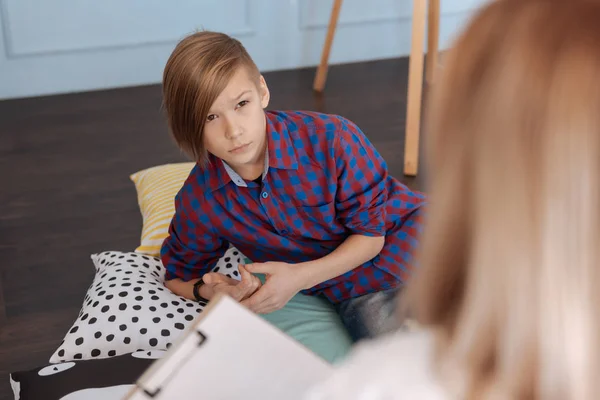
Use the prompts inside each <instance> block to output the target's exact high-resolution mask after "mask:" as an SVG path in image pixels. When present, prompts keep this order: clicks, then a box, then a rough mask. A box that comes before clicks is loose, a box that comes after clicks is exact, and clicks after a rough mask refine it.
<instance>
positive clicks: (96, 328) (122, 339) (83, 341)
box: [50, 247, 244, 363]
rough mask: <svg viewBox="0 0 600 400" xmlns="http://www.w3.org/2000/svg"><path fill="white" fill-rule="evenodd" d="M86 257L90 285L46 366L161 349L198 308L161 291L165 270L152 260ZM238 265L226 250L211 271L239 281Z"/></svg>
mask: <svg viewBox="0 0 600 400" xmlns="http://www.w3.org/2000/svg"><path fill="white" fill-rule="evenodd" d="M91 257H92V260H93V262H94V266H95V267H96V275H95V278H94V281H93V283H92V285H91V286H90V288H89V289H88V292H87V294H86V296H85V298H84V302H83V306H82V308H81V311H80V312H79V316H78V317H77V320H76V321H75V323H74V324H73V326H72V327H71V329H69V331H68V333H67V334H66V336H65V338H64V340H63V341H62V343H61V344H60V346H59V347H58V349H57V350H56V351H55V352H54V354H52V356H51V358H50V363H58V362H64V361H73V360H87V359H99V358H107V357H114V356H118V355H121V354H126V353H132V352H135V351H140V350H165V349H167V348H169V347H170V346H171V344H172V343H173V341H174V340H175V339H176V338H177V337H178V336H179V335H180V334H181V333H182V332H183V330H184V329H185V328H186V327H187V326H188V325H189V324H190V323H191V322H192V321H193V320H194V318H195V317H196V316H197V315H198V313H200V312H201V311H202V309H203V308H204V304H199V303H197V302H195V301H190V300H187V299H185V298H183V297H180V296H177V295H175V294H173V293H172V292H171V291H170V290H168V289H167V288H165V287H164V276H165V269H164V267H163V265H162V263H161V261H160V260H159V259H158V258H154V257H150V256H146V255H142V254H139V253H122V252H119V251H108V252H104V253H100V254H93V255H92V256H91ZM243 261H244V256H243V255H242V254H241V253H240V252H239V251H238V250H237V249H235V248H234V247H231V248H229V249H228V250H227V252H226V253H225V255H224V256H223V257H222V258H221V259H220V260H219V261H218V263H217V264H216V266H215V268H214V269H213V271H218V272H220V273H222V274H226V275H229V276H231V277H232V278H234V279H239V272H238V268H237V266H238V264H240V263H243Z"/></svg>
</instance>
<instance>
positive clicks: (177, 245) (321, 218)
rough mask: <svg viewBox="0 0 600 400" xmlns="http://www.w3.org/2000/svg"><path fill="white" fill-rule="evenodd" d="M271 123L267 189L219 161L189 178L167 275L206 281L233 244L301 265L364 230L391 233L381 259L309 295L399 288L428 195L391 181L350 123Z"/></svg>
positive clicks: (255, 256)
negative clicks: (246, 179)
mask: <svg viewBox="0 0 600 400" xmlns="http://www.w3.org/2000/svg"><path fill="white" fill-rule="evenodd" d="M266 119H267V141H268V145H267V157H266V159H267V161H266V168H265V173H264V174H263V179H262V181H261V183H256V182H254V181H245V180H244V179H242V178H241V177H240V176H239V175H237V174H236V173H235V172H234V171H233V170H232V169H231V168H229V166H227V165H226V164H225V163H224V162H223V161H222V160H220V159H218V158H216V157H214V156H212V155H209V159H210V163H209V164H208V165H207V166H206V167H204V168H202V167H200V166H198V165H196V166H195V167H194V169H193V170H192V172H191V173H190V176H189V177H188V179H187V180H186V182H185V184H184V185H183V187H182V189H181V191H180V192H179V193H178V194H177V196H176V198H175V208H176V211H175V216H174V217H173V220H172V222H171V225H170V228H169V237H168V238H167V239H165V242H164V244H163V246H162V250H161V257H162V261H163V263H164V265H165V267H166V270H167V275H166V279H173V278H181V279H183V280H184V281H187V280H190V279H194V278H199V277H201V276H202V275H203V274H204V273H206V272H209V271H211V270H212V268H213V267H214V266H215V264H216V262H217V261H218V260H219V258H221V257H222V256H223V254H224V253H225V251H226V250H227V248H228V247H229V245H234V246H235V247H236V248H238V249H239V250H240V251H241V252H242V253H243V254H244V255H245V256H246V257H248V258H249V259H251V260H252V261H255V262H267V261H283V262H287V263H300V262H305V261H310V260H314V259H317V258H320V257H324V256H325V255H327V254H329V253H331V252H332V251H333V250H335V249H336V248H337V247H338V246H339V245H340V244H341V243H342V242H343V241H344V240H345V239H346V238H347V237H348V236H350V235H352V234H359V235H367V236H386V242H385V245H384V248H383V250H382V251H381V253H380V254H379V255H378V256H377V257H375V258H374V259H373V260H371V261H368V262H366V263H364V264H362V265H360V266H358V267H356V268H354V269H353V270H351V271H349V272H347V273H345V274H343V275H340V276H338V277H336V278H334V279H330V280H328V281H325V282H322V283H321V284H319V285H317V286H315V287H313V288H311V289H308V290H305V291H303V293H305V294H313V295H316V294H323V295H324V296H325V297H327V298H328V299H329V300H330V301H331V302H332V303H338V302H341V301H343V300H346V299H349V298H353V297H358V296H360V295H363V294H367V293H371V292H375V291H380V290H385V289H390V288H394V287H397V286H399V285H401V284H402V283H403V282H404V281H405V280H406V279H407V277H408V275H409V272H410V270H411V268H412V252H413V250H414V248H415V247H416V244H417V239H416V238H417V236H418V234H419V233H420V230H421V212H420V210H419V208H420V206H421V205H422V204H423V203H424V201H425V197H424V195H423V194H421V193H417V192H413V191H411V190H410V189H408V188H407V187H406V186H404V185H403V184H401V183H400V182H399V181H398V180H396V179H395V178H393V177H391V176H390V175H389V174H388V170H387V166H386V164H385V162H384V160H383V159H382V157H381V156H380V155H379V153H378V152H377V150H376V149H375V147H374V146H373V145H372V144H371V143H370V142H369V140H368V139H367V138H366V136H365V135H364V134H363V133H362V132H361V130H360V129H359V128H358V127H357V126H356V125H355V124H354V123H352V122H351V121H349V120H347V119H345V118H343V117H339V116H335V115H326V114H320V113H312V112H275V111H267V112H266Z"/></svg>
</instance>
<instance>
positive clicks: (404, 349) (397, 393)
mask: <svg viewBox="0 0 600 400" xmlns="http://www.w3.org/2000/svg"><path fill="white" fill-rule="evenodd" d="M432 357H433V338H432V335H431V334H430V333H428V332H426V331H417V332H411V333H405V332H401V333H396V334H392V335H387V336H384V337H382V338H379V339H376V340H369V341H364V342H362V343H359V344H358V345H357V346H356V348H355V349H354V350H353V351H352V352H351V354H350V355H349V356H348V358H347V359H346V360H345V361H344V362H343V363H342V364H340V365H338V366H337V367H336V369H335V371H334V373H333V374H332V376H331V377H329V378H328V379H326V380H325V381H324V382H322V383H320V384H318V385H317V386H316V387H314V388H313V390H311V392H310V395H309V397H307V399H310V400H321V399H323V400H324V399H328V400H329V399H330V400H334V399H345V400H351V399H373V400H375V399H425V400H438V399H440V400H441V399H444V398H445V396H444V394H443V393H444V391H443V388H442V387H441V385H440V384H439V383H438V382H437V380H436V378H435V373H434V370H433V365H432Z"/></svg>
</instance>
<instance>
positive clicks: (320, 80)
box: [313, 0, 343, 92]
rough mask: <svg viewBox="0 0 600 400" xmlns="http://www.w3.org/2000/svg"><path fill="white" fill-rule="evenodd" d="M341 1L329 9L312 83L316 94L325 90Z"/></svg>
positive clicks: (336, 0)
mask: <svg viewBox="0 0 600 400" xmlns="http://www.w3.org/2000/svg"><path fill="white" fill-rule="evenodd" d="M342 1H343V0H335V1H334V3H333V8H332V9H331V16H330V17H329V28H328V29H327V37H326V38H325V44H324V45H323V51H322V53H321V63H320V64H319V68H318V69H317V75H316V76H315V81H314V83H313V89H314V90H316V91H317V92H322V91H323V89H324V88H325V82H326V81H327V68H328V64H329V52H330V51H331V45H332V43H333V37H334V36H335V29H336V27H337V21H338V17H339V16H340V10H341V8H342Z"/></svg>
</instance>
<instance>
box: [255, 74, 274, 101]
mask: <svg viewBox="0 0 600 400" xmlns="http://www.w3.org/2000/svg"><path fill="white" fill-rule="evenodd" d="M258 88H259V93H260V105H261V106H262V108H267V106H268V105H269V100H270V99H271V93H269V87H268V86H267V82H266V81H265V78H264V77H263V76H262V75H261V76H260V80H259V83H258Z"/></svg>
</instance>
